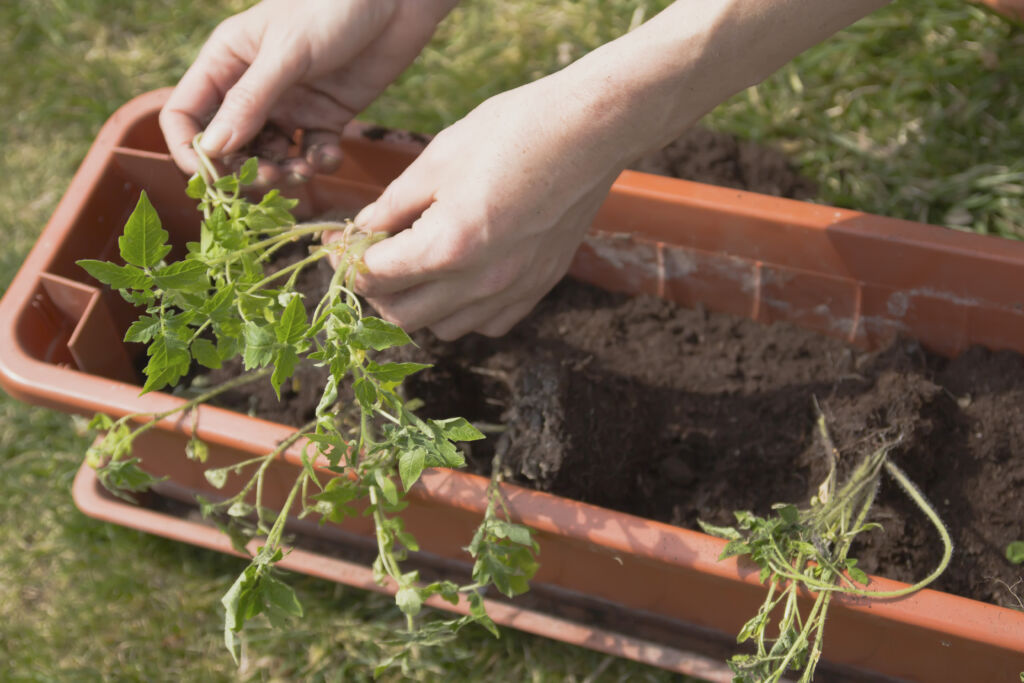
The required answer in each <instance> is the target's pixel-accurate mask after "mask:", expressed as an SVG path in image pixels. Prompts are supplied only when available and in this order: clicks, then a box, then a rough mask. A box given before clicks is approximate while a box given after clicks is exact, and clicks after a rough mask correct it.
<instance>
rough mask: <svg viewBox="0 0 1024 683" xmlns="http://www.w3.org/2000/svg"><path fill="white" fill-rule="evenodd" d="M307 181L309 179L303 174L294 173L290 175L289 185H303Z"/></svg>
mask: <svg viewBox="0 0 1024 683" xmlns="http://www.w3.org/2000/svg"><path fill="white" fill-rule="evenodd" d="M307 180H309V177H308V176H306V175H304V174H302V173H299V172H298V171H292V172H291V173H289V174H288V184H289V185H301V184H302V183H304V182H306V181H307Z"/></svg>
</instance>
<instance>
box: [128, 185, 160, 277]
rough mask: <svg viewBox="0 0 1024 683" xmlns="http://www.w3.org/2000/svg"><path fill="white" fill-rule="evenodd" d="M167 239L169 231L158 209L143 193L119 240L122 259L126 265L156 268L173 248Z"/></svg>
mask: <svg viewBox="0 0 1024 683" xmlns="http://www.w3.org/2000/svg"><path fill="white" fill-rule="evenodd" d="M167 237H168V235H167V231H166V230H164V229H163V228H162V227H161V225H160V217H159V216H157V214H156V209H154V208H153V205H152V204H150V203H149V197H147V196H146V192H145V191H143V192H142V194H141V195H140V196H139V203H138V204H136V206H135V210H134V211H132V215H131V216H129V217H128V222H127V223H126V224H125V226H124V234H123V235H121V236H120V237H119V238H118V239H117V244H118V246H119V247H120V249H121V258H123V259H124V260H125V263H130V264H131V265H133V266H138V267H140V268H150V267H152V266H155V265H156V264H158V263H160V261H161V260H162V259H163V257H164V256H167V253H168V252H169V251H170V250H171V246H170V245H169V244H167Z"/></svg>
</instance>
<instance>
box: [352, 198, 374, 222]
mask: <svg viewBox="0 0 1024 683" xmlns="http://www.w3.org/2000/svg"><path fill="white" fill-rule="evenodd" d="M376 208H377V203H376V202H374V203H372V204H367V205H366V206H364V207H363V210H362V211H360V212H359V213H357V214H356V217H355V218H354V219H353V220H352V222H353V223H355V224H356V227H357V228H365V227H366V226H367V224H369V222H370V221H371V220H373V212H374V210H375V209H376Z"/></svg>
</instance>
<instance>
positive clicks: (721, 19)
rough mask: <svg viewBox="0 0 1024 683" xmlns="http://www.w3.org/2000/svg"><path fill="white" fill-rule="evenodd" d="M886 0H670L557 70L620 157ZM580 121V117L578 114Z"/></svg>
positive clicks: (674, 132)
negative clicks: (647, 17)
mask: <svg viewBox="0 0 1024 683" xmlns="http://www.w3.org/2000/svg"><path fill="white" fill-rule="evenodd" d="M886 4H888V0H771V1H766V0H678V1H677V2H675V3H674V4H673V5H671V6H669V7H668V8H667V9H665V10H664V11H663V12H661V13H660V14H659V15H657V16H656V17H654V18H653V19H651V20H650V21H648V22H647V23H645V24H644V25H642V26H640V27H639V28H637V29H636V30H634V31H632V32H630V33H628V34H626V35H624V36H622V37H621V38H619V39H617V40H615V41H612V42H610V43H608V44H606V45H604V46H602V47H601V48H599V49H597V50H595V51H594V52H592V53H590V54H588V55H587V56H585V57H584V58H582V59H580V60H579V61H578V62H576V63H574V64H572V65H570V66H569V67H567V68H566V69H564V70H563V71H562V72H559V74H556V78H558V79H563V81H564V85H565V86H566V88H568V90H569V91H570V92H571V93H572V95H573V97H572V99H573V103H571V104H569V105H568V108H567V113H566V115H567V116H569V117H573V118H575V117H577V116H579V117H582V118H585V119H586V122H585V123H583V124H582V125H584V126H585V127H586V128H588V129H589V130H588V131H587V134H588V135H590V136H592V137H593V139H594V141H595V142H599V141H602V140H603V141H605V142H606V143H607V155H608V157H609V158H610V157H615V158H614V163H619V164H621V165H626V164H628V163H629V162H630V161H632V160H633V159H635V158H636V157H637V156H639V155H641V154H643V153H644V152H646V151H649V150H651V149H655V148H657V147H660V146H662V145H664V144H666V143H668V142H669V141H671V140H672V139H674V138H675V137H677V136H678V135H679V134H680V133H681V132H682V131H683V130H685V129H686V128H688V127H689V126H691V125H692V124H693V123H694V122H696V121H697V120H698V119H699V118H700V117H701V116H703V115H704V114H705V113H707V112H708V111H710V110H711V109H713V108H714V107H715V106H716V105H718V104H719V103H720V102H722V101H724V100H725V99H727V98H728V97H730V96H731V95H733V94H735V93H737V92H739V91H741V90H743V89H744V88H746V87H748V86H750V85H753V84H756V83H759V82H760V81H762V80H764V79H765V78H767V77H768V76H769V75H771V74H772V73H774V72H775V71H776V70H777V69H779V68H780V67H781V66H783V65H784V64H785V63H787V62H788V61H789V60H791V59H792V58H793V57H795V56H796V55H798V54H800V53H801V52H803V51H804V50H806V49H807V48H809V47H811V46H813V45H816V44H817V43H819V42H821V41H822V40H824V39H825V38H827V37H829V36H831V35H832V34H833V33H835V32H836V31H839V30H840V29H842V28H844V27H846V26H848V25H849V24H852V23H853V22H854V21H856V20H858V19H860V18H861V17H863V16H865V15H867V14H869V13H870V12H872V11H874V10H875V9H878V8H879V7H882V6H884V5H886ZM577 124H579V121H577Z"/></svg>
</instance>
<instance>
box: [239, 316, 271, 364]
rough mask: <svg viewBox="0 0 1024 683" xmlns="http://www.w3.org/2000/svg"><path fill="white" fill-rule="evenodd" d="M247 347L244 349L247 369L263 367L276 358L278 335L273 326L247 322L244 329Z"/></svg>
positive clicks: (243, 358) (243, 333) (244, 362)
mask: <svg viewBox="0 0 1024 683" xmlns="http://www.w3.org/2000/svg"><path fill="white" fill-rule="evenodd" d="M242 337H243V339H244V340H245V349H244V350H243V351H242V363H243V364H244V365H245V369H246V370H252V369H253V368H262V367H264V366H265V365H267V364H268V363H269V362H270V361H271V360H273V358H274V349H275V348H276V346H277V337H276V336H274V331H273V329H272V328H270V327H268V326H266V325H259V324H257V323H255V322H247V323H246V324H245V327H244V328H243V329H242Z"/></svg>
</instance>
